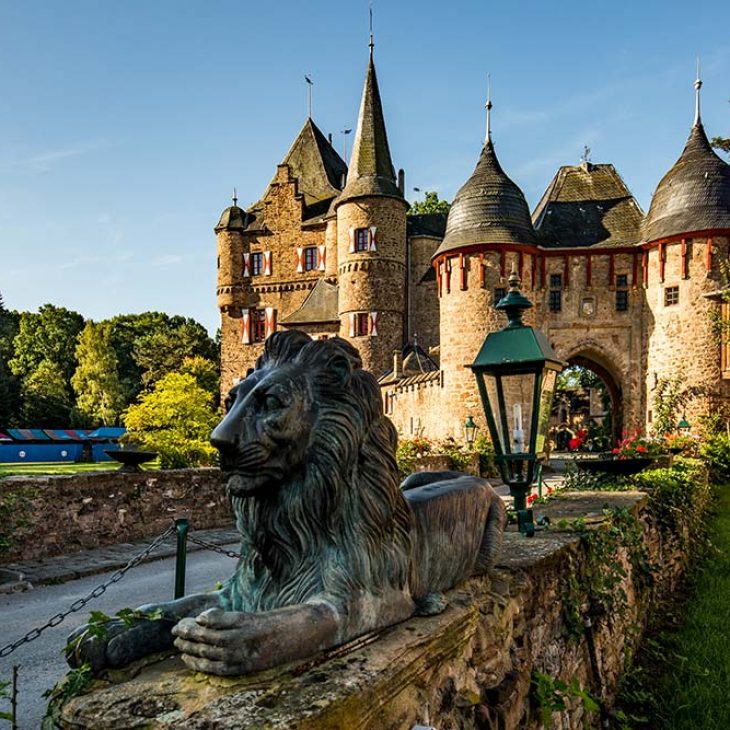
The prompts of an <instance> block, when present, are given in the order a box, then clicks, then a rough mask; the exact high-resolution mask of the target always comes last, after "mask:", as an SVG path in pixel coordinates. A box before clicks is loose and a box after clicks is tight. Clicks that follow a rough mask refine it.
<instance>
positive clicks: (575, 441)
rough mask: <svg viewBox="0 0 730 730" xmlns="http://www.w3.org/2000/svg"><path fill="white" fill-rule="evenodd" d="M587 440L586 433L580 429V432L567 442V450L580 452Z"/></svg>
mask: <svg viewBox="0 0 730 730" xmlns="http://www.w3.org/2000/svg"><path fill="white" fill-rule="evenodd" d="M587 438H588V431H586V430H585V429H584V428H582V429H580V431H578V433H576V434H575V436H574V437H573V438H572V439H570V441H568V448H569V449H570V450H571V451H580V449H581V448H582V446H583V444H584V443H585V442H586V439H587Z"/></svg>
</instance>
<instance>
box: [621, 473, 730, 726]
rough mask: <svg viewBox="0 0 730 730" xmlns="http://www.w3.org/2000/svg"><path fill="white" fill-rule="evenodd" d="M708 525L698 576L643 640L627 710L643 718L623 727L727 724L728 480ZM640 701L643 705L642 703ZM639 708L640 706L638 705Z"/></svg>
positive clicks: (729, 627) (729, 665) (729, 615)
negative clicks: (660, 628)
mask: <svg viewBox="0 0 730 730" xmlns="http://www.w3.org/2000/svg"><path fill="white" fill-rule="evenodd" d="M717 495H718V496H717V501H716V504H715V510H716V514H715V516H714V518H713V520H712V523H711V525H710V538H711V540H712V544H713V548H712V549H711V550H710V552H709V555H708V556H707V557H706V558H705V560H704V561H703V562H702V563H701V564H700V565H698V566H696V568H695V570H696V571H697V578H696V580H695V582H694V583H693V585H692V586H691V588H690V593H689V595H688V596H687V602H686V604H685V605H684V606H683V607H681V610H680V611H679V615H678V617H672V616H671V614H670V615H669V616H668V617H667V618H668V619H669V620H670V622H672V619H673V623H674V624H675V626H674V627H673V628H669V629H666V630H665V631H664V632H663V633H661V634H659V635H658V636H656V637H655V638H654V639H652V640H650V641H649V642H647V646H646V647H645V649H644V650H643V651H642V655H643V656H642V657H641V660H640V668H639V669H638V672H637V674H636V677H635V679H636V680H637V681H636V684H635V685H634V686H633V687H629V688H625V690H624V691H625V692H626V690H627V689H628V692H627V694H628V695H629V696H632V695H633V698H634V699H635V700H638V702H637V703H636V705H635V707H636V706H637V705H638V707H636V709H638V710H639V711H638V712H631V715H634V718H637V715H638V716H641V715H643V716H644V717H643V718H642V719H643V720H644V722H641V721H638V722H631V721H629V722H627V723H626V724H625V725H622V727H629V728H633V727H651V728H655V727H657V728H658V727H660V728H666V729H667V730H675V729H676V730H713V729H714V728H717V729H718V730H719V729H720V728H723V729H724V728H728V727H730V704H728V701H727V695H728V690H729V688H730V485H727V486H724V487H721V488H720V489H719V490H718V492H717ZM641 705H643V708H642V707H641ZM642 710H643V711H642Z"/></svg>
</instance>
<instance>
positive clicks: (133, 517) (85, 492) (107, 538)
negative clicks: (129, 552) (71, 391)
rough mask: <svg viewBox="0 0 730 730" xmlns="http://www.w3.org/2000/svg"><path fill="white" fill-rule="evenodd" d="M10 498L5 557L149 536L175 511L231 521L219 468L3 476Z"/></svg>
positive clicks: (204, 521) (206, 523)
mask: <svg viewBox="0 0 730 730" xmlns="http://www.w3.org/2000/svg"><path fill="white" fill-rule="evenodd" d="M11 501H12V511H11V516H10V519H9V521H6V523H5V524H0V546H2V544H3V539H2V538H4V540H5V541H7V543H8V547H7V548H6V549H4V550H3V549H2V548H1V547H0V564H2V563H4V562H11V561H18V560H37V559H40V558H45V557H51V556H54V555H67V554H69V553H73V552H76V551H79V550H88V549H90V548H96V547H103V546H105V545H116V544H118V543H123V542H128V541H130V540H137V539H142V538H148V537H149V538H152V537H155V536H157V535H158V534H160V533H161V532H163V531H164V530H165V529H166V528H167V527H168V526H169V525H170V521H171V520H173V519H175V518H176V517H188V518H189V519H190V522H191V526H192V527H194V528H195V529H205V528H211V527H230V526H232V525H233V513H232V512H231V509H230V505H229V502H228V498H227V496H226V491H225V485H224V483H223V480H222V477H221V472H220V470H219V469H173V470H169V471H162V470H161V471H146V472H142V473H138V474H125V473H121V472H115V471H103V472H93V473H84V474H75V475H70V476H27V477H7V478H5V479H0V502H5V504H11Z"/></svg>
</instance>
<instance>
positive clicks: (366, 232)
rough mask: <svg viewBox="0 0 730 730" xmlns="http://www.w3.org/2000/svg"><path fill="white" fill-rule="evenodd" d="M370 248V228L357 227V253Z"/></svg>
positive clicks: (364, 251)
mask: <svg viewBox="0 0 730 730" xmlns="http://www.w3.org/2000/svg"><path fill="white" fill-rule="evenodd" d="M369 250H370V229H369V228H356V229H355V253H366V252H367V251H369Z"/></svg>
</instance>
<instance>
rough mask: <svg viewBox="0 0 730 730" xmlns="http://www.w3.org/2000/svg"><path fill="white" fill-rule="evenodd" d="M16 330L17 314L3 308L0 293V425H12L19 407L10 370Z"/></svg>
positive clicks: (13, 378) (6, 426)
mask: <svg viewBox="0 0 730 730" xmlns="http://www.w3.org/2000/svg"><path fill="white" fill-rule="evenodd" d="M17 332H18V314H17V312H10V311H8V310H7V309H6V308H5V305H4V303H3V299H2V294H0V427H1V428H8V427H10V426H14V425H16V423H17V420H18V410H19V408H20V383H19V381H18V378H16V377H15V376H14V375H13V373H12V372H11V371H10V368H9V366H8V362H9V361H10V359H11V358H12V356H13V339H14V338H15V335H16V334H17Z"/></svg>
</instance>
